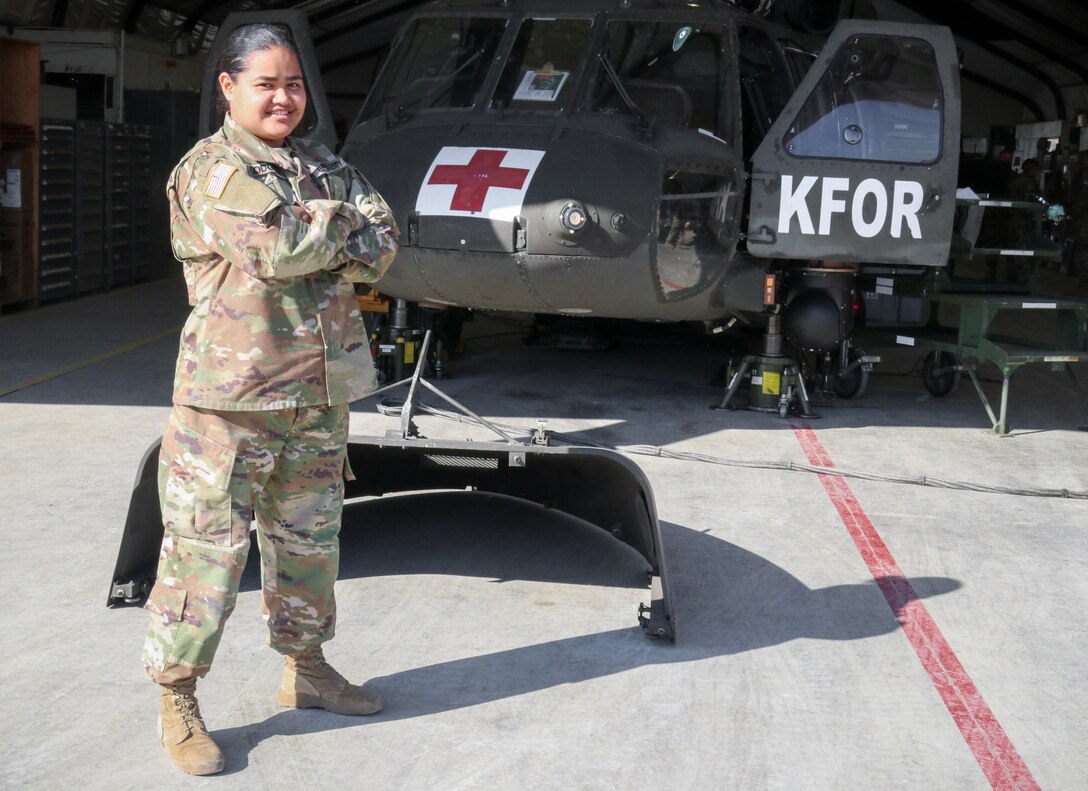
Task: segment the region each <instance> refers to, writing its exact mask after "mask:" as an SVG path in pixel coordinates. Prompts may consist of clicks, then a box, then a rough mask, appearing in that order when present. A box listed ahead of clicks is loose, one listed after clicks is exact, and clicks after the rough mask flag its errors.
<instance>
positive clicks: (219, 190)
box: [204, 162, 238, 198]
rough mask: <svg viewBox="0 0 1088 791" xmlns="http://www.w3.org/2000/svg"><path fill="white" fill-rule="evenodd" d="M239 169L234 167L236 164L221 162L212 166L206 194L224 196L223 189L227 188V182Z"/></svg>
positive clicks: (205, 189) (214, 196)
mask: <svg viewBox="0 0 1088 791" xmlns="http://www.w3.org/2000/svg"><path fill="white" fill-rule="evenodd" d="M237 171H238V168H236V167H234V165H228V164H227V163H226V162H220V163H219V164H218V165H216V166H215V167H214V168H212V172H211V174H210V175H209V176H208V184H207V186H205V187H204V194H205V195H207V196H208V197H210V198H222V197H223V190H225V189H226V188H227V182H228V181H230V177H231V176H233V175H234V174H235V173H236V172H237Z"/></svg>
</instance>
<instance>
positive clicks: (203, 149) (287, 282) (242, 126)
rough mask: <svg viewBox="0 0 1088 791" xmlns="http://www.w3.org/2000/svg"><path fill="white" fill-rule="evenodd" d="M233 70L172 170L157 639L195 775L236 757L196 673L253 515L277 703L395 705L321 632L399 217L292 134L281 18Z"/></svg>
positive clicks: (148, 662) (181, 757)
mask: <svg viewBox="0 0 1088 791" xmlns="http://www.w3.org/2000/svg"><path fill="white" fill-rule="evenodd" d="M220 71H221V74H220V78H219V83H220V89H221V94H222V95H221V98H222V99H223V100H224V101H225V104H226V106H227V109H229V113H228V114H227V115H226V117H225V119H224V123H223V127H222V129H221V130H220V131H219V132H217V133H216V134H214V135H212V136H211V137H209V138H207V139H205V140H202V141H200V142H199V143H198V144H197V145H196V146H195V147H193V149H192V150H191V151H189V153H187V154H186V155H185V156H184V157H183V158H182V160H181V162H180V163H179V164H178V166H177V167H176V168H175V169H174V172H173V174H172V175H171V178H170V183H169V185H168V187H167V195H168V197H169V200H170V208H171V236H172V244H173V250H174V255H175V256H176V257H177V258H178V259H179V260H180V261H181V262H182V263H183V265H184V272H185V281H186V284H187V287H188V291H189V302H190V304H192V306H193V311H192V314H191V315H190V316H189V319H188V321H187V322H186V324H185V328H184V330H183V331H182V337H181V344H180V353H179V356H178V363H177V371H176V377H175V381H174V398H173V400H174V408H173V411H172V413H171V416H170V420H169V424H168V426H167V429H166V432H165V435H164V437H163V443H162V452H161V456H160V468H159V483H160V500H161V504H162V514H163V523H164V526H165V534H164V538H163V544H162V552H161V555H160V560H159V567H158V575H157V579H156V583H155V586H154V588H153V589H152V591H151V595H150V598H149V600H148V604H147V609H148V610H149V612H150V614H151V624H150V628H149V630H148V634H147V639H146V642H145V646H144V663H145V666H146V668H147V672H148V675H149V676H150V677H151V679H152V680H153V681H155V682H156V683H158V684H160V685H162V700H161V704H160V715H161V718H160V736H161V738H162V741H163V745H164V746H165V747H166V750H167V752H168V753H169V755H170V757H171V758H172V759H173V761H174V762H175V764H176V765H177V766H178V767H179V768H181V769H183V770H184V771H186V772H190V773H192V774H212V773H214V772H217V771H219V770H221V769H222V767H223V763H224V760H223V754H222V752H220V750H219V748H218V747H217V746H216V745H215V743H214V741H212V739H211V738H210V736H208V733H207V729H206V728H205V726H204V722H203V719H202V717H201V715H200V711H199V708H198V706H197V702H196V697H195V694H194V693H195V684H196V679H198V678H200V677H202V676H204V675H205V674H206V673H207V672H208V670H209V669H210V667H211V663H212V658H213V657H214V655H215V650H216V647H217V646H218V644H219V640H220V637H221V635H222V630H223V624H224V622H225V621H226V619H227V618H228V617H229V616H230V614H231V611H232V610H233V608H234V604H235V599H236V596H237V591H238V584H239V580H240V578H241V574H242V570H243V568H244V566H245V562H246V556H247V554H248V551H249V544H250V538H249V536H250V527H251V525H252V524H255V526H256V528H257V529H256V534H257V543H258V547H259V549H260V552H261V575H262V586H263V607H262V609H263V612H264V615H265V618H266V619H267V623H268V629H269V643H270V645H271V646H272V647H273V648H274V649H276V650H277V651H279V652H280V653H282V654H284V655H285V656H286V657H287V668H286V671H285V675H284V679H283V684H282V686H281V688H280V692H279V701H280V702H281V703H282V704H284V705H288V706H298V707H321V708H325V709H328V710H330V711H336V712H339V713H344V714H369V713H373V712H375V711H377V710H379V709H380V708H381V699H380V698H379V697H378V696H377V695H376V694H374V693H373V692H372V691H371V690H370V689H369V688H367V687H365V686H364V687H360V686H355V685H352V684H349V683H348V682H347V681H346V680H345V679H344V678H343V676H341V675H340V674H339V673H337V672H336V671H335V670H333V669H332V668H330V667H329V666H328V664H327V663H326V662H325V659H324V655H323V653H322V650H321V644H322V643H323V642H325V641H326V640H328V639H330V638H331V637H332V636H333V630H334V625H335V619H336V608H335V602H334V598H333V583H334V582H335V580H336V575H337V570H338V538H337V536H338V533H339V529H340V516H341V510H342V506H343V492H344V488H343V482H344V478H345V476H350V475H351V473H350V470H349V469H348V466H347V458H346V447H347V433H348V403H349V402H350V401H352V400H354V399H357V398H360V397H362V396H364V395H366V394H367V393H368V392H371V391H372V390H373V389H374V388H375V386H376V381H375V373H374V365H373V361H372V358H371V355H370V349H369V345H368V343H367V338H366V334H365V329H364V327H363V322H362V315H361V313H360V312H359V308H358V305H357V303H356V300H355V291H354V287H353V285H352V284H353V283H357V282H371V281H374V280H376V279H378V278H379V277H381V275H382V274H383V273H384V272H385V270H386V269H387V268H388V266H389V264H390V262H391V261H392V259H393V257H394V255H395V254H396V250H397V229H396V226H395V224H394V222H393V218H392V216H391V213H390V210H389V208H388V206H387V205H386V204H385V202H384V201H383V200H382V199H381V197H380V196H379V195H378V194H377V193H376V192H374V191H373V190H372V189H371V188H370V186H369V185H368V184H367V182H366V181H365V180H364V179H363V178H362V176H360V175H359V173H358V172H356V171H355V170H354V169H353V168H352V167H350V166H349V165H347V164H346V163H345V162H344V161H343V160H341V159H339V158H338V157H335V156H333V155H332V154H331V153H330V152H329V151H328V150H326V149H324V148H320V147H310V146H306V145H303V144H302V143H300V142H298V141H296V140H294V139H292V138H289V137H288V135H289V134H290V133H291V132H292V131H293V130H294V128H295V127H296V126H297V124H298V122H299V121H300V120H301V118H302V114H303V112H304V110H305V106H306V94H305V89H304V87H303V83H302V75H301V67H300V66H299V58H298V55H297V50H296V48H295V45H294V43H293V41H292V39H291V37H290V34H289V33H288V32H287V31H285V30H284V29H282V28H280V27H277V26H272V25H247V26H245V27H241V28H239V29H237V30H236V31H234V33H232V34H231V37H230V39H229V41H228V44H227V47H226V49H225V54H224V57H223V60H222V61H221V63H220Z"/></svg>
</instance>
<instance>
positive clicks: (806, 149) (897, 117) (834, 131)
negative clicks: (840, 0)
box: [783, 35, 943, 164]
mask: <svg viewBox="0 0 1088 791" xmlns="http://www.w3.org/2000/svg"><path fill="white" fill-rule="evenodd" d="M942 107H943V95H942V93H941V84H940V79H939V76H938V71H937V61H936V57H935V55H934V52H933V47H932V46H930V44H929V43H928V42H926V41H923V40H922V39H916V38H906V37H899V36H876V35H857V36H852V37H850V38H849V39H848V40H847V41H846V42H845V43H844V44H843V46H842V47H841V48H840V49H839V51H838V52H836V53H835V56H834V59H833V60H832V61H831V63H830V65H829V66H828V68H827V71H826V72H824V75H823V77H821V79H820V82H819V83H818V84H817V85H816V87H815V88H814V89H813V91H812V93H811V94H810V95H809V97H808V99H807V100H806V102H805V104H804V106H803V107H802V108H801V112H800V113H798V115H797V118H796V119H794V121H793V123H792V124H791V125H790V126H789V128H788V130H787V131H786V134H785V136H784V138H783V145H784V148H785V150H786V151H787V152H788V153H789V154H791V155H792V156H795V157H816V158H835V159H865V160H872V161H884V162H901V163H906V164H925V163H931V162H935V161H936V160H937V159H938V157H939V156H940V153H941V118H942V113H943V109H942Z"/></svg>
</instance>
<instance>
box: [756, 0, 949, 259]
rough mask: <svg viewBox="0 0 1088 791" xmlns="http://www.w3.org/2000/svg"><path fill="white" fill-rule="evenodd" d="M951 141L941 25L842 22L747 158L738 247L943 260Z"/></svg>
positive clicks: (795, 254) (772, 253) (805, 255)
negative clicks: (743, 235)
mask: <svg viewBox="0 0 1088 791" xmlns="http://www.w3.org/2000/svg"><path fill="white" fill-rule="evenodd" d="M959 145H960V88H959V64H958V58H957V54H956V47H955V43H954V42H953V39H952V34H951V32H950V31H949V30H948V29H947V28H943V27H933V26H928V25H907V24H893V23H880V22H870V21H857V20H848V21H845V22H842V23H840V24H839V26H838V27H837V28H836V30H835V32H834V33H833V34H832V35H831V37H830V38H829V39H828V42H827V45H826V46H825V47H824V49H823V51H822V52H821V54H820V57H819V58H818V59H817V60H816V62H815V63H814V64H813V66H812V68H811V69H809V71H808V74H806V75H805V78H804V80H802V82H801V85H800V86H799V87H798V89H797V91H796V92H795V93H794V95H793V96H792V97H791V98H790V100H789V102H787V103H786V106H785V109H783V111H782V113H781V114H780V115H779V116H778V119H777V120H776V121H775V122H774V124H773V125H772V126H771V129H770V131H769V132H768V133H767V136H766V137H765V138H764V139H763V141H762V143H760V145H759V147H758V148H757V149H756V152H755V154H754V155H753V157H752V183H751V204H750V213H749V219H748V251H749V252H750V253H751V254H752V255H756V256H761V257H766V258H798V259H830V260H848V261H860V262H867V263H887V264H916V265H928V266H944V265H946V264H947V263H948V248H949V243H950V241H951V237H952V222H953V215H954V213H955V208H956V180H957V172H958V168H959Z"/></svg>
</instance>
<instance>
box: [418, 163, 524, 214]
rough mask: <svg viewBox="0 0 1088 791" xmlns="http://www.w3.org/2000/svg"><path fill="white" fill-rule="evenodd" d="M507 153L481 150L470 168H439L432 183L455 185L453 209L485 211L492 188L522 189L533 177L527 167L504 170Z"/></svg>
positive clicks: (465, 166)
mask: <svg viewBox="0 0 1088 791" xmlns="http://www.w3.org/2000/svg"><path fill="white" fill-rule="evenodd" d="M507 153H508V152H506V151H498V150H486V151H477V152H476V153H474V154H473V155H472V159H470V160H469V161H468V164H466V165H436V166H435V168H434V171H433V172H432V173H431V177H430V178H429V179H427V183H428V184H454V185H456V187H457V188H456V189H455V190H454V191H453V200H452V201H450V209H452V210H454V211H472V212H478V211H481V210H483V207H484V200H485V199H486V198H487V191H488V190H489V189H491V188H492V187H506V188H507V189H515V190H520V189H521V188H522V186H523V185H524V184H525V179H527V178H528V177H529V170H528V169H527V168H504V167H503V166H502V161H503V159H504V158H505V157H506V154H507Z"/></svg>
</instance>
